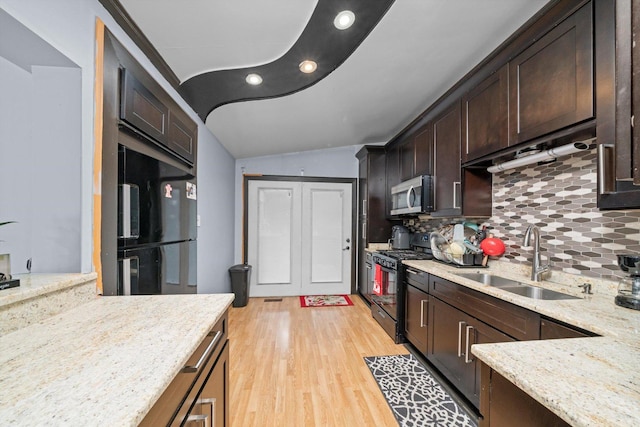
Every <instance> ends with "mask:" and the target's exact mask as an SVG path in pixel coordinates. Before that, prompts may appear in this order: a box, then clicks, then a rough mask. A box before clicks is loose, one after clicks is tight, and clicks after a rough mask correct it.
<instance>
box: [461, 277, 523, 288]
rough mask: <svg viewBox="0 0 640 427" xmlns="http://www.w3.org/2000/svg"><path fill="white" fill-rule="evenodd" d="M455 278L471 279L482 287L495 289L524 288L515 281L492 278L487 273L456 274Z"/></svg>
mask: <svg viewBox="0 0 640 427" xmlns="http://www.w3.org/2000/svg"><path fill="white" fill-rule="evenodd" d="M456 276H460V277H464V278H466V279H471V280H474V281H476V282H480V283H482V284H483V285H488V286H495V287H497V288H502V287H504V286H526V285H524V284H522V283H520V282H517V281H515V280H511V279H505V278H504V277H500V276H494V275H493V274H489V273H458V274H456Z"/></svg>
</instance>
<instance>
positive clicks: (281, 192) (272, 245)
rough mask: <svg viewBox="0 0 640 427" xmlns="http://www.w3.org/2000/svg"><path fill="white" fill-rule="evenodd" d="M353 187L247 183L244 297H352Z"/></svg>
mask: <svg viewBox="0 0 640 427" xmlns="http://www.w3.org/2000/svg"><path fill="white" fill-rule="evenodd" d="M351 191H352V185H351V184H350V183H332V182H297V181H263V180H250V181H249V188H248V198H247V200H248V230H247V233H248V239H247V240H248V247H247V258H248V263H249V264H250V265H252V266H253V271H252V274H251V282H250V289H249V295H250V296H255V297H263V296H293V295H317V294H348V293H350V291H351V251H352V250H353V244H352V242H351V231H352V230H351V226H352V224H351V218H352V215H351V213H352V212H351V209H352V194H351Z"/></svg>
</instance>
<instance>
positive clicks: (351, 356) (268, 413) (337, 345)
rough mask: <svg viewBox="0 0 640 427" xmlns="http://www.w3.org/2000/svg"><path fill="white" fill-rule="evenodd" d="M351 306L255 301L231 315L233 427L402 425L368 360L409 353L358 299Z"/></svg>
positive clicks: (292, 300)
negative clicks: (394, 414) (370, 357)
mask: <svg viewBox="0 0 640 427" xmlns="http://www.w3.org/2000/svg"><path fill="white" fill-rule="evenodd" d="M351 299H352V301H353V302H354V305H353V306H350V307H317V308H302V307H300V302H299V298H298V297H287V298H283V299H282V301H281V302H265V299H264V298H250V300H249V303H248V304H247V306H246V307H232V308H231V310H230V313H229V340H230V343H229V344H230V374H229V377H230V378H229V379H230V400H231V402H230V411H231V414H230V415H231V416H230V421H231V425H232V426H233V427H246V426H304V427H310V426H397V425H398V423H397V422H396V420H395V418H394V417H393V414H392V412H391V410H390V409H389V406H388V405H387V403H386V401H385V399H384V397H383V396H382V393H381V392H380V389H379V388H378V385H377V384H376V382H375V380H374V379H373V377H372V375H371V372H370V371H369V368H368V367H367V365H366V364H365V362H364V360H363V357H365V356H382V355H389V354H407V353H408V350H407V349H406V348H405V347H404V346H403V345H396V344H394V343H393V341H392V340H391V338H389V336H388V335H386V333H385V332H384V331H383V330H382V328H381V327H380V326H379V325H378V324H377V323H376V321H375V320H374V319H373V318H372V317H371V313H370V311H369V308H368V307H367V305H366V304H365V303H364V302H363V301H362V299H361V298H360V297H359V296H357V295H352V296H351Z"/></svg>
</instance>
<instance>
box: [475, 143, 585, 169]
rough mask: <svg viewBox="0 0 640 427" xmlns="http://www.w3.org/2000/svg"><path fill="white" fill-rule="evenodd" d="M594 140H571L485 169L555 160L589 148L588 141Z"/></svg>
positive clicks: (516, 166)
mask: <svg viewBox="0 0 640 427" xmlns="http://www.w3.org/2000/svg"><path fill="white" fill-rule="evenodd" d="M594 140H595V138H591V139H587V140H585V141H579V142H572V143H571V144H567V145H563V146H560V147H555V148H551V149H550V150H547V151H543V152H541V153H536V154H532V155H530V156H526V157H521V158H519V159H514V160H509V161H508V162H504V163H499V164H497V165H493V166H491V167H489V168H487V171H488V172H490V173H496V172H501V171H505V170H508V169H514V168H518V167H520V166H526V165H530V164H532V163H538V162H544V161H546V160H555V159H557V158H558V157H562V156H568V155H569V154H573V153H577V152H579V151H583V150H586V149H587V148H589V143H590V142H593V141H594Z"/></svg>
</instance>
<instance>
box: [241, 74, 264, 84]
mask: <svg viewBox="0 0 640 427" xmlns="http://www.w3.org/2000/svg"><path fill="white" fill-rule="evenodd" d="M245 80H246V81H247V83H249V84H250V85H254V86H256V85H259V84H260V83H262V77H261V76H260V74H256V73H251V74H247V78H246V79H245Z"/></svg>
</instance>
